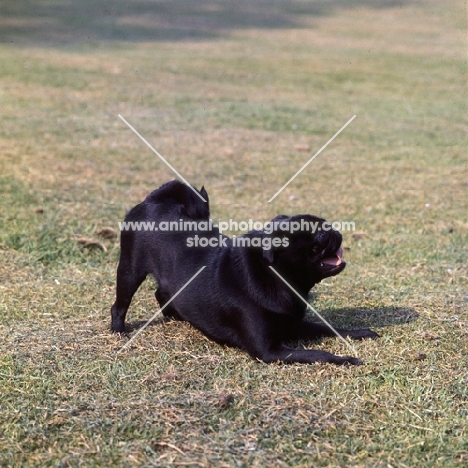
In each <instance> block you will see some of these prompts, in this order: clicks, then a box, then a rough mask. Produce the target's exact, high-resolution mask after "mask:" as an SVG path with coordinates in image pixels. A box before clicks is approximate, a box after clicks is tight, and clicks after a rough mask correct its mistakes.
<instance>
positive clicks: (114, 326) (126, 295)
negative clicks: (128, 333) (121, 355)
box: [111, 262, 147, 333]
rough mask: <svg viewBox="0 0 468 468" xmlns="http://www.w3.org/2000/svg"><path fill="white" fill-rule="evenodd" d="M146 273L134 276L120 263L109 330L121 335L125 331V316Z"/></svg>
mask: <svg viewBox="0 0 468 468" xmlns="http://www.w3.org/2000/svg"><path fill="white" fill-rule="evenodd" d="M146 276H147V275H146V273H144V274H141V273H139V274H136V272H133V271H131V270H130V269H127V265H125V263H122V262H120V264H119V267H118V268H117V292H116V299H115V302H114V304H113V306H112V308H111V317H112V320H111V330H112V331H113V332H118V333H122V332H124V331H125V316H126V315H127V310H128V308H129V306H130V303H131V302H132V298H133V295H134V294H135V293H136V291H137V289H138V288H139V287H140V285H141V283H143V281H144V279H145V278H146Z"/></svg>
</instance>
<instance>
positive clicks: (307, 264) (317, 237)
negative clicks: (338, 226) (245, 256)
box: [263, 215, 346, 289]
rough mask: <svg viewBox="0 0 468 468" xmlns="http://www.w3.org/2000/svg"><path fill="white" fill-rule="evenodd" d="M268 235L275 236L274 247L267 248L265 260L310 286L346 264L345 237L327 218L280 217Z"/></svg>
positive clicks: (338, 270) (274, 221)
mask: <svg viewBox="0 0 468 468" xmlns="http://www.w3.org/2000/svg"><path fill="white" fill-rule="evenodd" d="M264 236H266V237H269V238H271V239H272V242H271V248H270V249H264V250H263V257H264V259H265V261H266V262H267V263H268V264H269V265H271V266H273V267H274V268H275V269H276V268H278V271H279V272H281V271H283V272H284V273H285V274H287V276H288V277H289V278H294V279H297V282H299V283H301V284H304V285H305V286H307V287H308V288H309V289H310V288H311V287H312V286H313V285H314V284H316V283H318V282H320V281H321V280H323V279H324V278H328V277H329V276H335V275H337V274H338V273H340V272H341V271H343V269H344V267H345V266H346V262H345V261H344V260H343V250H342V248H341V241H342V236H341V234H340V233H339V232H338V231H337V230H335V229H333V228H332V226H331V224H330V223H328V222H327V221H326V220H325V219H323V218H318V217H316V216H311V215H296V216H291V217H289V216H284V215H281V216H277V217H276V218H274V219H272V220H271V222H270V223H269V225H268V228H267V229H265V231H264ZM274 239H277V240H276V241H274ZM279 239H281V243H280V241H279ZM309 285H310V286H309Z"/></svg>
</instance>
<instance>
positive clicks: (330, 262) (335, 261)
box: [322, 247, 343, 266]
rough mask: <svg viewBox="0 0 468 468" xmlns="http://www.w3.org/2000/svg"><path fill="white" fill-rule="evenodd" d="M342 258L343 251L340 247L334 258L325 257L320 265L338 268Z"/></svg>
mask: <svg viewBox="0 0 468 468" xmlns="http://www.w3.org/2000/svg"><path fill="white" fill-rule="evenodd" d="M342 257H343V249H342V248H341V247H340V248H339V249H338V250H337V251H336V252H335V256H334V257H327V258H324V259H323V260H322V263H326V264H327V265H334V266H338V265H339V264H340V263H341V258H342Z"/></svg>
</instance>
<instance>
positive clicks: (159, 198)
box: [143, 180, 210, 221]
mask: <svg viewBox="0 0 468 468" xmlns="http://www.w3.org/2000/svg"><path fill="white" fill-rule="evenodd" d="M195 190H196V189H192V188H190V187H189V186H188V185H186V184H184V183H182V182H180V181H178V180H172V181H171V182H167V183H166V184H164V185H162V186H161V187H159V188H158V189H156V190H154V191H153V192H151V193H150V194H149V195H148V196H147V197H146V198H145V201H144V202H143V204H159V203H165V204H175V205H181V206H182V208H183V211H184V214H185V215H186V216H187V217H188V218H190V219H192V220H194V221H198V220H208V219H209V217H210V205H209V200H208V194H207V193H206V190H205V187H202V188H201V190H200V191H198V190H197V192H198V193H199V194H200V195H201V197H203V198H204V199H205V200H206V202H205V201H203V200H202V199H201V198H200V196H199V195H197V194H196V193H195Z"/></svg>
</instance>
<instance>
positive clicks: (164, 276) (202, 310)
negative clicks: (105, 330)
mask: <svg viewBox="0 0 468 468" xmlns="http://www.w3.org/2000/svg"><path fill="white" fill-rule="evenodd" d="M199 193H200V194H201V195H202V196H203V198H204V199H205V200H207V202H208V194H207V193H206V191H205V189H204V188H202V189H201V190H200V192H199ZM209 216H210V214H209V205H208V203H205V202H203V201H202V200H201V199H200V198H199V197H198V196H197V194H196V193H194V192H193V190H192V189H191V188H190V187H188V186H186V185H185V184H183V183H181V182H179V181H172V182H168V183H166V184H164V185H163V186H161V187H160V188H159V189H157V190H155V191H154V192H152V193H151V194H150V195H148V197H147V198H146V199H145V200H144V201H143V203H140V204H139V205H137V206H136V207H134V208H133V209H132V210H130V212H129V213H128V214H127V216H126V218H125V221H127V222H128V221H134V222H135V221H137V222H138V221H154V222H156V223H160V222H161V221H166V222H171V221H173V222H179V221H180V220H184V221H205V222H206V223H208V221H209ZM301 220H304V221H309V222H310V221H313V222H317V223H319V226H324V224H323V223H325V220H324V219H321V218H317V217H315V216H311V215H297V216H292V217H287V216H278V217H276V218H275V219H274V220H272V222H274V221H277V222H281V221H288V222H292V221H301ZM267 231H268V232H269V230H267ZM195 235H198V236H201V237H205V238H209V239H213V242H214V241H215V240H216V241H217V242H222V243H225V244H226V246H220V247H190V246H188V245H187V240H188V238H193V237H194V236H195ZM242 237H243V238H248V239H249V240H253V239H256V240H257V241H258V242H266V244H264V245H268V243H270V242H271V241H272V240H273V239H277V241H276V243H277V244H278V245H277V246H276V247H272V248H271V249H264V248H262V247H261V246H260V247H237V246H234V244H233V239H230V238H228V237H226V236H223V235H222V234H220V233H219V231H218V230H217V229H216V228H214V229H212V230H210V231H196V232H194V231H192V232H187V231H176V232H174V231H161V230H159V231H143V230H141V231H135V230H134V231H122V232H121V254H120V262H119V266H118V270H117V297H116V301H115V303H114V305H113V306H112V324H111V328H112V330H113V331H115V332H124V331H125V316H126V314H127V310H128V307H129V306H130V302H131V300H132V297H133V295H134V294H135V292H136V291H137V289H138V287H139V286H140V284H141V283H142V282H143V280H144V279H145V278H146V276H147V275H148V274H151V275H153V276H154V277H155V279H156V281H157V283H158V289H157V291H156V299H157V300H158V302H159V304H160V306H161V307H162V306H164V305H165V304H166V303H167V302H168V301H169V300H170V299H171V298H172V297H173V296H174V295H175V294H176V293H177V292H178V291H179V290H180V289H181V288H182V287H183V286H184V285H185V284H186V283H187V281H188V280H189V279H190V278H191V277H192V276H193V275H194V274H195V273H196V272H197V271H198V270H200V268H201V267H202V266H205V267H206V268H205V269H204V270H203V271H202V272H201V273H200V275H199V276H198V277H197V278H195V280H194V281H193V282H192V283H190V284H189V285H188V286H187V288H186V289H185V290H184V291H182V293H181V294H179V295H178V296H177V297H176V298H175V299H174V300H173V301H172V302H171V303H170V304H169V305H168V306H167V307H165V308H164V310H163V313H164V315H165V316H167V317H173V318H174V319H178V320H185V321H187V322H190V323H191V324H192V325H193V326H194V327H196V328H198V329H199V330H200V331H201V332H203V333H204V334H205V335H206V336H208V337H209V338H211V339H212V340H214V341H216V342H217V343H220V344H223V345H228V346H235V347H238V348H241V349H244V350H245V351H247V352H248V353H249V354H250V355H251V356H252V357H254V358H258V359H261V360H262V361H265V362H274V361H282V362H303V363H312V362H319V361H320V362H330V363H334V364H346V363H348V364H361V361H360V360H359V359H358V358H356V357H351V356H344V357H341V356H336V355H334V354H331V353H327V352H325V351H318V350H311V349H298V348H291V347H288V346H286V345H285V344H284V342H286V341H290V340H294V339H304V340H314V339H316V338H319V337H323V336H333V335H334V333H333V332H332V331H331V330H330V329H329V327H328V326H326V325H322V324H320V323H315V322H309V321H306V320H304V316H305V312H306V306H305V305H304V303H303V302H302V301H301V300H300V299H299V298H298V297H297V296H296V295H295V294H294V292H292V291H291V290H290V288H289V287H288V286H286V285H285V284H284V282H283V281H282V280H281V279H280V278H278V277H277V276H276V275H275V273H274V272H273V271H271V269H270V268H269V266H272V267H273V268H274V269H275V270H276V271H277V272H278V273H279V274H280V275H282V276H283V277H284V278H285V279H286V280H287V281H288V282H289V284H291V285H292V286H293V287H294V288H295V290H296V291H298V292H299V293H300V295H301V296H302V297H303V298H304V299H305V300H307V297H308V293H309V291H310V289H311V288H312V287H313V286H314V285H315V284H316V283H318V282H320V281H321V280H322V279H324V278H327V277H329V276H333V275H337V274H338V273H340V272H341V271H342V270H343V269H344V267H345V262H344V261H341V263H339V264H338V265H331V264H328V263H323V262H322V261H323V260H324V259H325V258H329V257H330V256H333V255H335V254H336V252H337V251H339V248H340V245H341V240H342V238H341V234H340V233H339V232H338V231H335V230H324V229H322V230H317V231H316V232H315V233H311V232H304V231H300V232H295V233H293V234H290V233H289V232H285V231H284V230H282V229H279V228H277V229H276V230H274V231H273V232H271V233H267V232H265V231H251V232H249V233H247V234H245V235H244V236H242ZM286 241H287V242H286ZM286 243H287V245H286ZM337 331H338V332H339V333H340V335H342V336H343V337H347V336H349V337H351V338H353V339H362V338H375V337H377V336H378V335H377V333H375V332H373V331H371V330H369V329H363V330H342V329H337Z"/></svg>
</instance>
